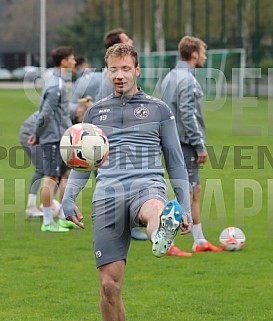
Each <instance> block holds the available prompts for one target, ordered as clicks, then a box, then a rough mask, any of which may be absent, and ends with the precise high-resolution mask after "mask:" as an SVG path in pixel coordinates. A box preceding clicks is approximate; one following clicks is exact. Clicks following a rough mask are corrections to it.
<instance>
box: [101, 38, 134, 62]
mask: <svg viewBox="0 0 273 321" xmlns="http://www.w3.org/2000/svg"><path fill="white" fill-rule="evenodd" d="M110 56H111V57H126V56H130V57H132V58H133V60H134V62H135V67H137V65H138V55H137V52H136V50H135V49H134V47H132V46H129V45H126V44H124V43H116V44H115V45H113V46H112V47H110V48H108V49H107V51H106V54H105V57H104V60H105V64H106V66H108V63H107V61H108V58H109V57H110Z"/></svg>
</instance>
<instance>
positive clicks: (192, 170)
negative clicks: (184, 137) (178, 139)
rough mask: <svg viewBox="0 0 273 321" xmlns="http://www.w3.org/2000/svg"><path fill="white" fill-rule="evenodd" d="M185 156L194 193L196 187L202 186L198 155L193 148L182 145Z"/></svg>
mask: <svg viewBox="0 0 273 321" xmlns="http://www.w3.org/2000/svg"><path fill="white" fill-rule="evenodd" d="M181 147H182V151H183V154H184V160H185V164H186V168H187V171H188V175H189V183H190V187H191V192H193V191H194V188H195V186H196V185H199V184H200V178H199V164H198V163H197V160H198V155H197V153H196V150H195V148H194V147H193V146H191V145H187V144H181Z"/></svg>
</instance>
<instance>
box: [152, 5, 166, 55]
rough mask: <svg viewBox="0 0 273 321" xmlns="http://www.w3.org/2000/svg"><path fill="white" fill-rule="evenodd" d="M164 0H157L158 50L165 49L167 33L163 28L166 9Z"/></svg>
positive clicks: (156, 39)
mask: <svg viewBox="0 0 273 321" xmlns="http://www.w3.org/2000/svg"><path fill="white" fill-rule="evenodd" d="M164 2H165V1H164V0H156V8H155V13H154V14H155V23H154V32H155V43H156V51H165V35H164V28H163V9H164Z"/></svg>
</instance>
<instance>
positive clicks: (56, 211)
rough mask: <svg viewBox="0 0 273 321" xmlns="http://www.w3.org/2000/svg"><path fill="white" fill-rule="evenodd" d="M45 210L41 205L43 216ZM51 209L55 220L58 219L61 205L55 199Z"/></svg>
mask: <svg viewBox="0 0 273 321" xmlns="http://www.w3.org/2000/svg"><path fill="white" fill-rule="evenodd" d="M43 208H44V207H43V204H41V205H40V212H41V213H42V214H43ZM51 209H52V212H53V217H54V218H57V217H59V216H60V210H61V204H60V203H59V202H58V201H57V200H55V199H53V201H52V205H51Z"/></svg>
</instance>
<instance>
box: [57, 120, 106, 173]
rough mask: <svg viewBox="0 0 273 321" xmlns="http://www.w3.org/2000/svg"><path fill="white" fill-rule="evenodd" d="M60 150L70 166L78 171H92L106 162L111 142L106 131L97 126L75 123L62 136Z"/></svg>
mask: <svg viewBox="0 0 273 321" xmlns="http://www.w3.org/2000/svg"><path fill="white" fill-rule="evenodd" d="M60 152H61V156H62V159H63V161H64V162H65V163H66V164H67V166H68V167H70V168H72V169H75V170H77V171H91V170H94V169H97V168H99V167H100V166H102V164H103V163H104V162H105V160H106V158H107V156H108V152H109V143H108V139H107V136H106V135H105V133H104V132H103V131H102V130H101V129H100V128H98V127H97V126H95V125H92V124H86V123H81V124H75V125H73V126H71V127H70V128H68V129H67V130H66V131H65V133H64V135H63V136H62V139H61V142H60Z"/></svg>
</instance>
